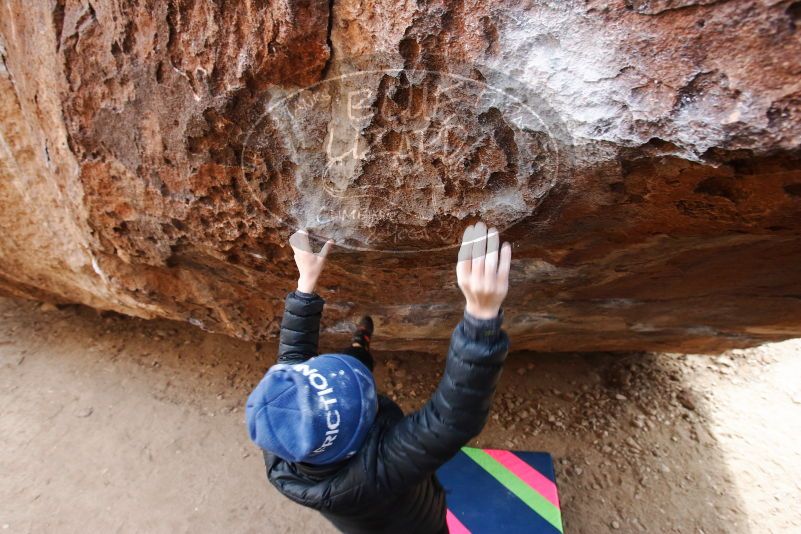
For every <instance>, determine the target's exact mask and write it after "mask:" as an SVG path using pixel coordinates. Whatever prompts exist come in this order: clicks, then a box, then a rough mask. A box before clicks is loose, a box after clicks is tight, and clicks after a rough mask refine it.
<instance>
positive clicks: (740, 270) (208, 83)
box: [0, 0, 801, 351]
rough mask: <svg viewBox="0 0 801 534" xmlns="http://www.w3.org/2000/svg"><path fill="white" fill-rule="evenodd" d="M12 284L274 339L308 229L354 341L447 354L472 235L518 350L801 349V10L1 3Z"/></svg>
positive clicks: (0, 160)
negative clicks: (501, 284)
mask: <svg viewBox="0 0 801 534" xmlns="http://www.w3.org/2000/svg"><path fill="white" fill-rule="evenodd" d="M2 13H3V14H2V17H0V135H1V137H0V177H1V178H2V179H1V180H0V207H1V208H0V224H2V232H1V233H0V287H2V288H3V290H4V291H5V292H7V293H11V294H13V295H18V296H26V297H31V298H36V299H41V300H47V301H51V302H55V303H66V302H80V303H84V304H87V305H90V306H93V307H96V308H100V309H109V310H116V311H119V312H122V313H127V314H132V315H138V316H143V317H156V316H162V317H169V318H173V319H177V320H184V321H189V322H191V323H192V324H195V325H197V326H199V327H201V328H204V329H207V330H212V331H217V332H224V333H227V334H231V335H235V336H239V337H243V338H248V339H268V338H270V337H271V336H274V335H275V333H276V332H277V328H278V322H279V320H280V313H281V309H282V302H283V296H284V294H285V293H286V291H288V290H289V289H291V287H292V283H293V279H294V276H295V273H294V266H293V263H292V258H291V251H290V250H289V249H288V248H287V247H286V246H285V245H284V244H285V242H286V239H287V237H288V235H289V234H290V233H291V232H292V231H293V230H294V229H295V228H298V227H301V226H303V227H307V228H309V229H311V230H312V231H313V232H315V233H316V234H317V235H320V236H322V237H334V238H336V239H337V241H338V242H339V243H340V244H341V245H342V246H341V247H340V248H339V250H338V252H337V253H336V254H334V255H332V258H331V262H330V265H329V267H328V269H327V271H326V273H325V274H324V279H323V280H322V283H321V288H320V292H321V294H323V296H324V297H326V298H327V300H328V302H329V306H328V310H327V312H326V318H325V324H324V330H325V333H326V335H327V336H328V337H329V341H331V342H332V343H333V342H337V341H338V340H339V339H340V338H341V337H342V336H343V335H344V334H345V333H346V332H347V330H348V328H349V326H350V324H351V321H352V320H353V318H355V317H356V316H358V315H359V314H360V313H362V312H364V311H369V312H371V313H372V314H373V315H374V317H375V318H376V319H377V322H378V336H377V339H378V340H380V341H379V344H380V345H381V346H382V347H385V348H397V349H402V348H422V349H426V348H432V347H433V346H434V344H433V343H435V342H437V341H439V340H442V339H445V338H447V337H448V335H449V334H450V328H451V327H452V326H453V325H454V324H455V322H456V321H457V319H458V317H459V315H460V313H461V308H460V304H461V302H460V296H459V293H458V290H457V289H456V288H455V285H454V273H453V265H452V264H453V261H454V257H455V250H454V249H453V248H450V247H449V245H450V244H452V243H455V242H456V241H457V240H458V237H459V235H460V232H461V229H462V228H463V227H464V225H465V224H466V223H467V222H468V221H471V220H474V219H475V218H476V217H478V216H481V217H483V218H485V219H487V220H489V221H490V222H492V223H494V224H496V225H498V226H499V227H500V228H502V229H503V230H504V233H505V235H506V236H507V238H508V239H510V240H512V241H514V243H515V260H514V266H513V271H514V272H513V278H514V280H513V289H512V292H511V294H510V296H509V299H508V303H507V305H506V314H507V325H508V329H509V331H510V333H511V334H512V336H513V340H514V347H515V348H516V349H522V348H531V349H542V350H629V349H658V350H668V349H670V350H701V351H715V350H719V349H723V348H726V347H732V346H748V345H754V344H758V343H761V342H765V341H769V340H777V339H784V338H788V337H794V336H801V150H799V145H801V3H799V2H790V1H771V2H767V1H763V2H756V1H744V0H729V1H722V2H721V1H702V0H698V1H692V0H651V1H648V0H626V1H621V2H600V1H584V2H578V1H575V2H573V1H570V2H553V3H543V2H533V1H531V2H519V1H514V2H512V1H491V0H474V1H468V2H456V1H451V0H440V1H436V0H434V1H424V0H420V1H417V2H411V1H407V2H404V1H400V2H388V1H385V0H375V1H370V2H367V1H360V0H333V1H332V2H330V3H325V2H313V1H308V0H284V1H280V2H279V1H276V2H271V1H263V0H243V1H241V2H221V1H212V0H183V1H174V2H167V1H160V0H152V1H135V0H130V1H121V0H116V1H115V0H96V1H94V2H89V1H87V0H50V1H41V2H23V1H22V0H5V1H4V3H3V5H2Z"/></svg>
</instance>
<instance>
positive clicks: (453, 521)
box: [445, 510, 472, 534]
mask: <svg viewBox="0 0 801 534" xmlns="http://www.w3.org/2000/svg"><path fill="white" fill-rule="evenodd" d="M445 521H447V523H448V532H450V534H472V533H471V532H470V530H469V529H468V528H467V527H466V526H464V525H463V524H462V522H461V521H459V520H458V519H457V518H456V516H455V515H453V512H451V511H450V510H448V512H447V514H445Z"/></svg>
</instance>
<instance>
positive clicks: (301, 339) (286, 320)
mask: <svg viewBox="0 0 801 534" xmlns="http://www.w3.org/2000/svg"><path fill="white" fill-rule="evenodd" d="M324 305H325V301H324V300H323V299H322V298H321V297H320V296H319V295H317V294H315V293H303V292H300V291H293V292H292V293H290V294H289V295H287V296H286V302H285V303H284V317H283V319H282V320H281V335H280V338H279V343H278V363H299V362H302V361H305V360H308V359H309V358H312V357H314V356H317V342H318V340H319V338H320V318H321V317H322V315H323V306H324Z"/></svg>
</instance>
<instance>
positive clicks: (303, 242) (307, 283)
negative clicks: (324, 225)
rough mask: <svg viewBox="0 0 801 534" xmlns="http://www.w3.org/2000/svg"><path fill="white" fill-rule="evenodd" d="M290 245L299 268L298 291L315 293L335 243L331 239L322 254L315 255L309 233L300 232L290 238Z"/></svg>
mask: <svg viewBox="0 0 801 534" xmlns="http://www.w3.org/2000/svg"><path fill="white" fill-rule="evenodd" d="M289 244H290V245H291V246H292V251H293V252H294V253H295V265H297V266H298V291H302V292H303V293H314V287H315V286H316V285H317V279H318V278H319V277H320V273H321V272H323V267H324V266H325V258H326V256H328V251H329V250H331V246H332V245H333V244H334V242H333V241H332V240H330V239H329V240H328V241H326V243H325V245H323V248H322V249H321V250H320V252H319V253H318V254H315V253H314V251H313V250H312V248H311V243H309V234H308V232H306V230H298V231H297V232H295V233H294V234H292V236H291V237H290V238H289Z"/></svg>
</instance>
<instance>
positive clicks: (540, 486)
mask: <svg viewBox="0 0 801 534" xmlns="http://www.w3.org/2000/svg"><path fill="white" fill-rule="evenodd" d="M484 452H486V453H487V454H489V455H490V456H492V457H493V458H494V459H495V460H496V461H497V462H498V463H499V464H501V465H502V466H504V467H505V468H506V469H508V470H509V471H511V472H512V473H514V475H515V476H516V477H517V478H519V479H520V480H522V481H523V482H525V483H526V484H528V485H529V486H531V487H532V488H533V489H534V490H535V491H537V493H539V494H540V495H542V496H543V497H545V498H546V499H548V501H550V503H551V504H553V505H554V506H556V508H557V509H558V508H559V492H558V491H557V489H556V484H554V483H553V482H552V481H551V479H550V478H548V477H546V476H545V475H543V474H542V473H540V472H539V471H537V470H536V469H534V468H533V467H531V466H530V465H528V464H527V463H526V462H524V461H523V460H521V459H520V458H518V457H517V456H515V455H514V454H513V453H511V452H509V451H501V450H497V449H484Z"/></svg>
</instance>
